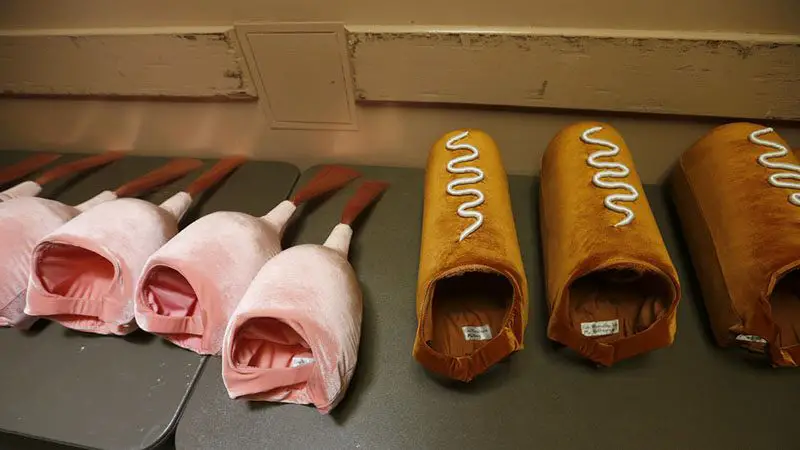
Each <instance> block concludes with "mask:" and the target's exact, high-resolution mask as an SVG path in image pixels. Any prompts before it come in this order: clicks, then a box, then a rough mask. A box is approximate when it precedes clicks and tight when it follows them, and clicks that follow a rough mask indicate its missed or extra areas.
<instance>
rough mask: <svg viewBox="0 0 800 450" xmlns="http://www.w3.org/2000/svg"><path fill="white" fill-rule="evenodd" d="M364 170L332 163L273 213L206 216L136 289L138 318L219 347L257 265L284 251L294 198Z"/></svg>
mask: <svg viewBox="0 0 800 450" xmlns="http://www.w3.org/2000/svg"><path fill="white" fill-rule="evenodd" d="M357 176H359V174H358V172H356V171H354V170H351V169H346V168H344V167H337V166H327V167H324V168H323V169H322V170H320V172H319V173H318V174H317V175H316V176H315V177H314V178H313V179H312V180H311V181H310V182H309V183H308V184H307V185H306V186H305V188H303V189H301V190H300V192H298V194H297V195H295V197H294V198H293V199H292V200H285V201H283V202H281V203H280V204H278V206H276V207H275V208H274V209H273V210H272V211H270V212H269V214H267V215H265V216H263V217H253V216H250V215H248V214H242V213H237V212H229V211H221V212H216V213H213V214H209V215H207V216H205V217H202V218H200V219H198V220H197V221H195V222H194V223H192V224H191V225H189V226H188V227H186V228H185V229H184V230H183V231H181V232H180V233H179V234H178V235H177V236H175V237H174V238H173V239H172V240H170V241H169V242H168V243H167V244H166V245H165V246H164V247H162V248H161V249H160V250H158V251H157V252H156V253H155V254H153V256H151V257H150V259H149V260H148V261H147V264H146V265H145V268H144V271H143V272H142V277H141V279H140V280H139V287H138V289H137V291H136V302H135V314H136V322H137V324H138V325H139V327H141V328H142V329H143V330H145V331H149V332H151V333H155V334H158V335H160V336H163V337H164V338H165V339H167V340H169V341H171V342H173V343H175V344H176V345H179V346H181V347H184V348H187V349H189V350H192V351H194V352H197V353H200V354H218V353H219V352H220V351H221V349H222V337H223V335H224V334H225V327H226V326H227V325H228V320H229V319H230V316H231V314H233V311H234V309H235V308H236V305H237V304H238V303H239V300H241V298H242V295H244V292H245V290H246V289H247V287H248V286H249V285H250V282H251V281H252V280H253V277H254V276H255V275H256V273H257V272H258V270H259V269H260V268H261V267H262V266H263V265H264V263H266V262H267V260H269V259H270V258H272V257H273V256H275V255H276V254H278V252H280V251H281V236H282V234H283V230H284V227H285V226H286V223H287V222H288V221H289V219H290V218H291V216H292V214H293V213H294V211H295V209H296V208H297V205H299V204H300V203H303V202H306V201H308V200H310V199H312V198H314V197H317V196H319V195H322V194H324V193H326V192H330V191H332V190H334V189H338V188H340V187H341V186H344V185H345V184H346V183H347V182H349V181H350V180H352V179H353V178H356V177H357Z"/></svg>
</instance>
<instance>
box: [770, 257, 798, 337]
mask: <svg viewBox="0 0 800 450" xmlns="http://www.w3.org/2000/svg"><path fill="white" fill-rule="evenodd" d="M769 302H770V305H771V306H772V318H773V320H774V321H775V324H776V325H777V326H778V328H779V329H780V338H781V344H782V345H783V346H785V347H792V346H795V345H798V344H800V270H793V271H791V272H789V273H788V274H786V275H784V276H783V277H782V278H781V279H780V280H779V281H778V283H777V284H776V285H775V289H774V290H773V291H772V295H771V296H770V298H769Z"/></svg>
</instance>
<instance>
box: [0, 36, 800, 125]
mask: <svg viewBox="0 0 800 450" xmlns="http://www.w3.org/2000/svg"><path fill="white" fill-rule="evenodd" d="M347 30H348V50H349V59H350V61H349V63H350V67H351V69H352V75H353V84H354V88H355V95H356V99H357V100H358V101H362V102H369V101H392V102H423V103H452V104H479V105H498V106H513V107H534V108H565V109H580V110H597V111H614V112H636V113H653V114H679V115H697V116H719V117H733V118H751V119H778V120H791V121H800V101H798V100H799V99H800V71H799V70H798V67H800V36H793V35H764V34H731V33H694V34H687V33H680V32H644V31H617V30H592V29H551V28H530V29H527V28H520V29H502V28H497V29H495V28H480V29H474V28H473V29H459V28H452V27H451V28H441V27H426V26H410V27H399V26H387V27H371V26H370V27H368V26H358V25H348V26H347ZM276 70H280V68H279V67H276ZM0 93H2V94H3V95H6V96H19V95H51V96H52V95H55V96H61V95H63V96H101V97H108V96H120V97H163V98H199V99H254V98H257V96H258V94H257V91H256V89H255V88H254V86H253V82H252V78H251V76H250V74H249V71H248V70H247V65H246V64H245V63H244V61H243V57H242V51H241V48H240V45H239V42H238V41H237V39H236V34H235V33H234V32H233V28H232V27H190V28H164V27H155V28H136V29H99V30H25V31H24V32H18V31H3V30H0Z"/></svg>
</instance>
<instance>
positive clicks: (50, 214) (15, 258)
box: [0, 159, 200, 329]
mask: <svg viewBox="0 0 800 450" xmlns="http://www.w3.org/2000/svg"><path fill="white" fill-rule="evenodd" d="M199 164H200V161H197V160H185V159H183V160H176V161H173V162H171V163H169V164H167V165H165V166H163V167H161V168H160V169H156V170H154V171H152V172H150V173H148V174H147V175H144V176H142V177H140V178H138V179H136V180H133V181H131V182H129V183H126V184H125V185H123V186H121V187H119V188H118V189H117V190H115V191H103V192H101V193H100V194H98V195H96V196H94V197H93V198H91V199H89V200H87V201H85V202H83V203H81V204H80V205H77V206H69V205H65V204H63V203H60V202H57V201H55V200H48V199H44V198H37V197H20V198H15V199H11V200H9V201H6V202H3V203H0V239H2V240H3V242H2V243H0V261H2V265H0V281H1V282H0V326H14V327H17V328H23V329H25V328H28V327H30V325H32V324H33V323H34V322H35V321H36V318H35V317H31V316H29V315H27V314H25V313H24V308H25V296H26V288H27V286H28V277H29V275H30V267H31V254H32V252H33V249H34V247H35V246H36V243H37V242H38V241H39V240H40V239H42V238H43V237H45V236H47V235H48V234H49V233H51V232H53V231H54V230H56V229H58V228H59V227H60V226H62V225H64V224H65V223H67V222H68V221H70V220H71V219H72V218H73V217H75V216H77V215H78V214H80V213H81V212H83V211H86V210H88V209H89V208H91V207H93V206H95V205H97V204H100V203H103V202H106V201H110V200H114V199H115V198H117V197H118V196H123V195H135V194H137V193H139V192H142V191H144V190H147V189H149V188H151V187H154V186H157V185H159V184H163V183H165V182H167V181H170V180H172V179H175V178H178V177H179V176H182V175H184V174H186V173H187V172H189V171H190V170H192V169H194V168H197V167H198V165H199Z"/></svg>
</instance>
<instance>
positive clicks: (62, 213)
mask: <svg viewBox="0 0 800 450" xmlns="http://www.w3.org/2000/svg"><path fill="white" fill-rule="evenodd" d="M79 213H80V210H78V209H77V208H75V207H74V206H68V205H65V204H63V203H60V202H57V201H54V200H48V199H44V198H37V197H22V198H17V199H13V200H9V201H5V202H2V203H0V240H1V241H2V242H0V262H1V264H0V280H2V282H0V326H13V327H17V328H22V329H25V328H28V327H30V325H32V324H33V322H34V321H35V320H36V319H35V318H34V317H30V316H28V315H27V314H25V313H24V312H23V310H24V308H25V295H26V288H27V286H28V275H29V273H30V272H29V271H30V266H31V253H32V252H33V248H34V247H35V246H36V243H37V242H38V241H39V239H41V238H42V237H44V236H46V235H47V234H48V233H50V232H52V231H53V230H55V229H57V228H58V227H60V226H61V225H63V224H65V223H66V222H68V221H69V220H71V219H72V218H73V217H75V216H77V215H78V214H79Z"/></svg>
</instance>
